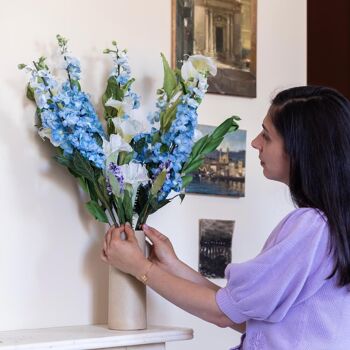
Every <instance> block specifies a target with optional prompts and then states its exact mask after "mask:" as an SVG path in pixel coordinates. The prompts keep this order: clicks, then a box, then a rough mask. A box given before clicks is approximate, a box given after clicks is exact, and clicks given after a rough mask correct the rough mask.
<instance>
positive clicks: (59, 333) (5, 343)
mask: <svg viewBox="0 0 350 350" xmlns="http://www.w3.org/2000/svg"><path fill="white" fill-rule="evenodd" d="M192 338H193V330H192V329H189V328H174V327H158V326H150V327H149V328H148V329H146V330H142V331H127V332H126V331H113V330H110V329H108V328H107V326H106V325H91V326H73V327H56V328H42V329H26V330H15V331H5V332H0V350H14V349H16V350H17V349H20V350H24V349H26V350H28V349H31V350H43V349H54V350H86V349H104V350H106V349H118V350H165V343H166V342H169V341H178V340H187V339H192ZM179 348H180V347H179Z"/></svg>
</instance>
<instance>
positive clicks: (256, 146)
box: [251, 136, 260, 150]
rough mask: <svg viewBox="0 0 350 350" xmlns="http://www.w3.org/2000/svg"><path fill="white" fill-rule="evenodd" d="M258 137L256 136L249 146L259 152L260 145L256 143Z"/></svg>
mask: <svg viewBox="0 0 350 350" xmlns="http://www.w3.org/2000/svg"><path fill="white" fill-rule="evenodd" d="M258 138H259V136H257V137H256V138H255V139H253V141H252V142H251V146H252V147H253V148H255V149H258V150H260V144H259V141H258Z"/></svg>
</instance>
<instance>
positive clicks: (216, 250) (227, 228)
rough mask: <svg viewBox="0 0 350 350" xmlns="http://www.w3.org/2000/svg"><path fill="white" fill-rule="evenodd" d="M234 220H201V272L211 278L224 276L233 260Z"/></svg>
mask: <svg viewBox="0 0 350 350" xmlns="http://www.w3.org/2000/svg"><path fill="white" fill-rule="evenodd" d="M234 224H235V222H234V221H232V220H208V219H201V220H199V272H200V273H201V274H202V275H203V276H205V277H209V278H224V277H225V268H226V266H227V265H228V264H229V263H230V262H231V259H232V253H231V246H232V235H233V229H234Z"/></svg>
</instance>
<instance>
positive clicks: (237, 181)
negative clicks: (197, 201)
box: [186, 125, 246, 197]
mask: <svg viewBox="0 0 350 350" xmlns="http://www.w3.org/2000/svg"><path fill="white" fill-rule="evenodd" d="M214 129H215V128H214V127H212V126H208V125H198V130H199V131H200V132H202V134H203V135H206V134H210V133H211V132H212V131H213V130H214ZM245 154H246V131H245V130H237V131H235V132H233V133H230V134H227V135H226V136H225V138H224V140H223V142H222V143H221V145H220V146H219V147H218V148H217V149H216V150H215V151H214V152H211V153H209V154H208V155H207V156H206V157H205V160H204V163H203V165H202V166H201V167H200V168H199V169H198V171H196V172H195V173H193V181H192V182H191V183H190V184H189V185H188V186H187V188H186V192H187V193H198V194H205V195H218V196H230V197H244V195H245V162H246V161H245Z"/></svg>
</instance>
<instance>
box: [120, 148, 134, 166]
mask: <svg viewBox="0 0 350 350" xmlns="http://www.w3.org/2000/svg"><path fill="white" fill-rule="evenodd" d="M133 158H134V152H126V151H121V152H119V155H118V165H124V164H129V163H130V162H131V160H132V159H133Z"/></svg>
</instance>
